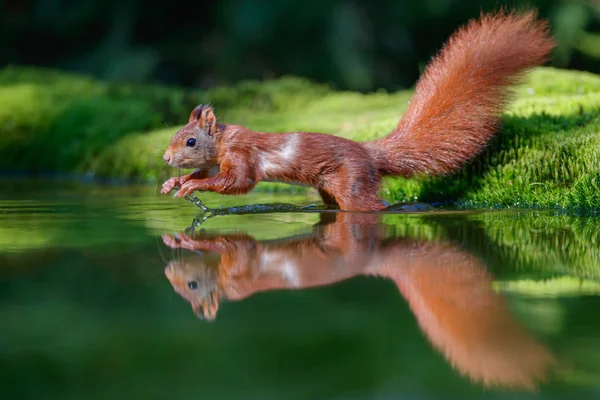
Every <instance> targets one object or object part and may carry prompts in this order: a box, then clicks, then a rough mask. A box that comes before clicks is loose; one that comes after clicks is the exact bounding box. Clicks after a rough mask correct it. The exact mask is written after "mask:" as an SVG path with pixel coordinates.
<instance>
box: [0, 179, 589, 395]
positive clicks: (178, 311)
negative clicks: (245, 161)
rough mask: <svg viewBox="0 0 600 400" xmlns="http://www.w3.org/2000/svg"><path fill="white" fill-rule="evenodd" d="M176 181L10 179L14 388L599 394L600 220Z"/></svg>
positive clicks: (6, 295)
mask: <svg viewBox="0 0 600 400" xmlns="http://www.w3.org/2000/svg"><path fill="white" fill-rule="evenodd" d="M157 192H158V190H157V188H156V187H152V186H147V185H146V186H144V185H139V186H136V185H132V186H118V185H99V184H86V183H68V182H57V181H56V182H53V181H43V180H39V181H38V180H18V179H13V180H4V181H1V182H0V273H1V274H2V279H1V281H0V282H1V285H2V287H1V290H0V296H2V303H1V304H2V309H1V310H2V311H1V312H2V325H1V326H2V328H1V330H0V332H1V335H0V344H1V345H2V347H1V349H2V350H1V352H2V354H1V357H0V360H1V361H0V362H1V368H2V381H3V383H2V385H1V387H2V389H1V392H0V395H1V396H2V398H6V399H8V398H20V399H21V398H44V399H58V398H60V399H71V398H72V399H79V398H92V399H93V398H98V399H100V398H103V399H104V398H112V399H117V398H185V399H190V398H198V399H213V398H215V399H216V398H227V399H283V398H285V399H306V398H315V399H342V398H344V399H348V398H351V399H384V398H385V399H392V398H421V399H424V398H427V399H438V398H439V399H442V398H443V399H445V398H456V399H475V398H494V399H497V398H509V399H512V398H515V399H516V398H519V399H521V398H548V399H563V398H564V399H571V398H573V399H593V398H600V319H599V318H598V311H597V310H599V309H600V229H599V228H598V222H600V221H598V218H594V217H586V216H577V215H567V214H561V213H556V212H542V211H535V210H534V211H524V210H505V211H458V210H451V209H428V208H427V207H425V208H421V207H417V206H414V205H409V206H407V207H406V208H405V209H404V210H401V211H398V212H394V213H383V214H369V213H340V212H332V211H329V212H324V211H319V210H317V209H313V208H311V207H308V208H306V209H304V210H301V211H299V212H285V211H284V210H279V212H266V211H268V209H263V210H262V211H263V212H261V213H255V214H240V215H217V216H213V217H211V218H208V219H205V220H204V219H203V218H201V217H202V216H201V215H200V210H199V208H197V207H196V206H195V205H193V204H192V203H191V202H189V201H186V200H183V199H175V198H173V197H171V196H162V195H159V194H157ZM198 197H200V198H201V199H202V200H203V201H204V202H205V204H207V205H208V206H210V207H217V206H224V207H226V206H234V205H248V204H271V203H286V204H295V205H300V206H306V205H310V204H313V203H316V202H317V198H316V197H312V196H301V195H282V194H250V195H248V196H242V197H219V196H216V195H212V194H199V195H198ZM237 211H244V209H243V208H242V209H237ZM205 216H206V215H205Z"/></svg>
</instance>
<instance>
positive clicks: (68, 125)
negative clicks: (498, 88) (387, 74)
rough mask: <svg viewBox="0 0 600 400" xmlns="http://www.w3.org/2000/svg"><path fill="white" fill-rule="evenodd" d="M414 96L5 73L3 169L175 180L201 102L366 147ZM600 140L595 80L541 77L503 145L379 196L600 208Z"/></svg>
mask: <svg viewBox="0 0 600 400" xmlns="http://www.w3.org/2000/svg"><path fill="white" fill-rule="evenodd" d="M411 94H412V92H410V91H401V92H397V93H392V94H389V93H386V92H384V91H380V92H377V93H372V94H359V93H351V92H335V91H332V90H330V89H329V88H328V87H326V86H323V85H317V84H313V83H311V82H308V81H306V80H303V79H300V78H294V77H286V78H282V79H277V80H267V81H265V82H257V81H251V82H244V83H241V84H238V85H236V86H231V87H220V88H216V89H213V90H210V91H206V92H200V91H191V90H184V89H179V88H167V87H159V86H132V85H122V84H106V83H102V82H98V81H95V80H93V79H90V78H87V77H81V76H76V75H70V74H64V73H58V72H55V71H46V70H38V69H33V68H16V67H10V68H6V69H4V70H2V71H0V131H1V132H2V137H1V138H0V155H2V157H0V170H5V171H7V170H24V171H29V172H37V171H60V172H80V173H87V174H93V175H98V176H109V177H118V178H131V177H135V178H136V179H144V180H148V181H153V182H154V181H156V180H157V179H163V178H165V177H166V176H167V175H169V174H172V173H174V171H170V170H169V169H167V168H165V166H164V163H163V161H162V159H161V154H162V152H163V151H164V148H165V147H166V145H167V143H168V142H169V139H170V137H171V135H172V134H173V132H174V131H175V130H176V129H177V128H178V127H179V126H180V125H181V124H183V123H184V122H185V121H186V120H187V117H188V115H189V112H190V111H191V109H192V108H193V107H194V106H195V105H197V104H199V103H210V104H212V105H213V106H214V107H215V109H216V112H217V115H218V116H219V118H220V120H221V121H222V122H225V123H237V124H242V125H245V126H248V127H249V128H252V129H255V130H262V131H271V132H280V131H299V130H305V131H313V132H327V133H331V134H335V135H339V136H343V137H347V138H350V139H354V140H359V141H364V140H369V139H373V138H376V137H381V136H384V135H386V134H387V133H388V132H390V131H391V129H393V127H394V126H395V125H396V123H397V121H398V119H399V118H400V116H401V114H402V112H403V111H404V109H405V108H406V105H407V103H408V101H409V99H410V97H411ZM599 131H600V77H598V76H596V75H593V74H589V73H582V72H575V71H564V70H557V69H553V68H539V69H536V70H535V71H533V72H532V73H531V74H530V75H528V77H527V80H526V81H525V82H524V84H523V85H522V86H520V87H519V88H517V90H516V98H515V101H514V103H513V104H512V105H511V107H510V108H509V109H508V110H507V111H506V112H505V114H504V118H503V126H502V130H501V133H500V135H498V136H497V137H496V138H495V139H494V140H493V141H492V143H491V144H490V146H489V147H488V149H487V150H486V151H485V152H484V153H483V154H481V155H479V156H478V157H476V158H475V159H474V160H473V162H471V163H469V164H468V165H467V166H465V168H464V169H463V170H462V171H460V172H458V173H456V174H453V175H451V176H447V177H443V178H434V179H431V178H427V177H422V178H415V179H410V180H407V179H398V178H393V179H386V180H385V184H384V188H383V195H384V197H385V198H386V199H387V200H388V201H407V200H419V201H425V202H436V201H443V202H456V203H458V204H462V205H465V206H469V207H480V206H484V207H489V206H498V207H577V208H586V209H588V208H596V207H600V197H599V194H598V193H600V191H599V190H598V189H599V185H600V151H599V150H597V149H599V148H600V135H598V132H599ZM291 188H292V187H291V186H289V185H285V184H260V185H259V186H258V188H257V190H270V191H289V190H290V189H291ZM294 191H297V192H303V191H306V189H305V188H297V187H294Z"/></svg>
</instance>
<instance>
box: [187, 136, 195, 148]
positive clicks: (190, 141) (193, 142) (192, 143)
mask: <svg viewBox="0 0 600 400" xmlns="http://www.w3.org/2000/svg"><path fill="white" fill-rule="evenodd" d="M185 145H186V146H187V147H194V146H195V145H196V139H194V138H189V139H188V140H187V142H186V143H185Z"/></svg>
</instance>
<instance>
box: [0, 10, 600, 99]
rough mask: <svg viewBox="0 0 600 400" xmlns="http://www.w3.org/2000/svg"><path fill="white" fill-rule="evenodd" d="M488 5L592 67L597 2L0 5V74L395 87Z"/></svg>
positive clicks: (571, 62)
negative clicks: (544, 21) (34, 69)
mask: <svg viewBox="0 0 600 400" xmlns="http://www.w3.org/2000/svg"><path fill="white" fill-rule="evenodd" d="M499 6H508V7H511V8H513V7H514V8H523V7H534V8H537V9H539V10H540V14H541V15H542V16H543V17H545V18H548V19H549V20H550V21H551V24H552V29H553V31H554V33H555V34H556V36H557V40H558V43H559V47H558V49H557V51H556V53H555V58H554V61H553V62H552V65H554V66H559V67H562V68H573V69H584V70H589V71H593V72H596V73H598V72H599V71H600V54H599V51H598V50H594V49H600V36H598V31H599V30H600V5H599V3H598V2H594V1H589V2H588V1H585V0H526V1H525V0H513V1H496V0H476V1H474V0H428V1H409V0H404V1H367V0H350V1H340V0H321V1H316V0H308V1H306V0H281V1H275V0H273V1H268V0H252V1H247V0H220V1H216V0H207V1H195V2H180V1H171V0H155V1H141V0H105V1H99V0H37V1H36V0H0V67H2V66H3V65H7V64H25V65H37V66H47V67H53V68H59V69H66V70H71V71H78V72H83V73H86V74H91V75H94V76H96V77H99V78H102V79H109V80H120V81H128V82H130V81H136V82H143V83H148V82H162V83H168V84H176V85H182V86H191V87H212V86H215V85H218V84H223V83H232V82H235V81H238V80H240V79H248V78H265V77H272V76H281V75H286V74H293V75H298V76H303V77H307V78H310V79H313V80H317V81H320V82H326V83H330V84H333V85H334V86H336V87H338V88H341V89H353V90H364V91H372V90H375V89H377V88H381V87H383V88H386V89H391V90H395V89H399V88H406V87H409V86H412V85H413V83H414V81H415V80H416V79H417V77H418V74H419V72H420V70H421V69H422V68H423V66H424V64H425V63H426V62H427V61H428V60H429V59H430V57H431V56H432V55H433V54H434V53H435V51H436V50H437V49H439V48H440V46H441V45H442V43H443V42H444V41H445V40H446V38H447V37H448V35H449V34H450V33H451V32H452V31H454V30H455V29H456V28H457V27H458V26H460V25H462V24H464V23H465V22H466V21H467V20H468V19H469V18H472V17H476V16H477V15H479V13H480V11H482V10H483V11H489V10H492V9H494V8H497V7H499Z"/></svg>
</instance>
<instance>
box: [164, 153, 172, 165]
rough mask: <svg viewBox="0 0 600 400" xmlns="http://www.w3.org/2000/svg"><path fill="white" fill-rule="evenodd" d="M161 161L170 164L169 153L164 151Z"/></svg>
mask: <svg viewBox="0 0 600 400" xmlns="http://www.w3.org/2000/svg"><path fill="white" fill-rule="evenodd" d="M163 159H164V160H165V161H166V162H167V164H169V163H170V162H171V152H170V151H169V150H167V151H165V154H164V155H163Z"/></svg>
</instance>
